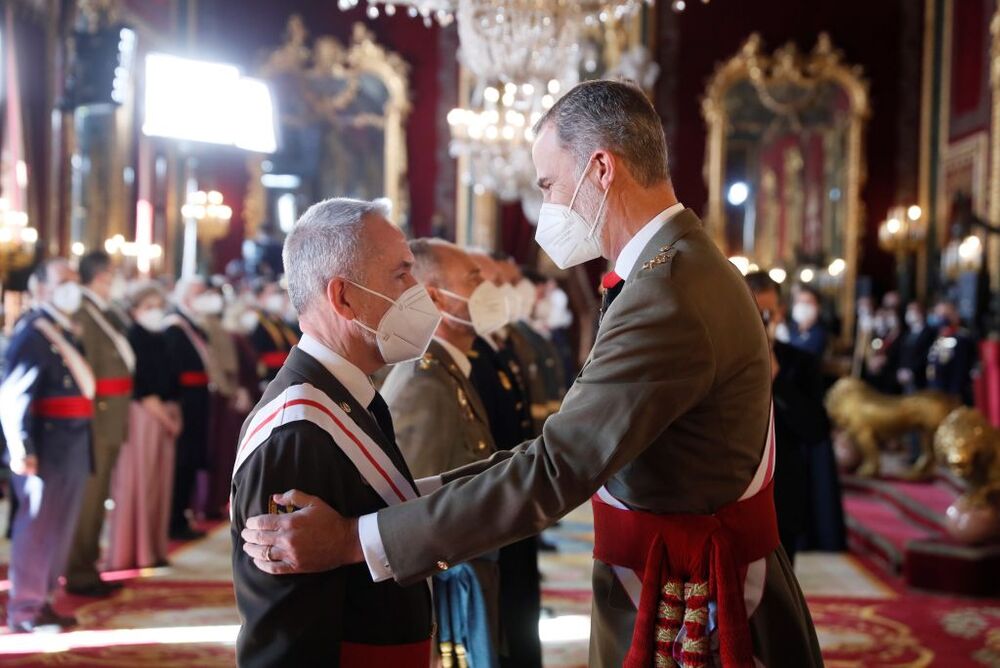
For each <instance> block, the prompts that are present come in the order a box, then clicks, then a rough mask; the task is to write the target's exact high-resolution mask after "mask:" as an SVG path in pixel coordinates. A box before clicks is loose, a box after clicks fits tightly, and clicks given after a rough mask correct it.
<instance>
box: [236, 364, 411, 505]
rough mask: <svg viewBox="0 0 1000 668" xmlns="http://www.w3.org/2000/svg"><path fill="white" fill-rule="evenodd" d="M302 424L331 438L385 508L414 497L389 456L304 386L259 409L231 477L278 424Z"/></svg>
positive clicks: (333, 405)
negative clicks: (310, 425) (313, 426)
mask: <svg viewBox="0 0 1000 668" xmlns="http://www.w3.org/2000/svg"><path fill="white" fill-rule="evenodd" d="M303 420H304V421H306V422H311V423H313V424H315V425H316V426H317V427H319V428H320V429H322V430H323V431H325V432H326V433H328V434H329V435H330V437H331V438H332V439H333V441H334V443H336V444H337V447H339V448H340V450H341V452H343V453H344V454H345V455H347V458H348V459H350V460H351V463H353V464H354V466H355V467H356V468H357V470H358V473H360V474H361V477H362V478H364V479H365V482H367V483H368V484H369V485H371V487H372V489H374V490H375V491H376V492H377V493H378V495H379V496H380V497H382V500H383V501H385V503H386V505H390V506H392V505H395V504H397V503H402V502H404V501H409V500H411V499H415V498H417V496H418V494H417V491H416V490H415V489H414V487H413V485H412V484H411V483H410V481H409V480H407V479H406V477H405V476H404V475H403V474H402V473H401V472H400V471H399V469H398V468H396V465H395V464H393V463H392V460H391V459H389V456H388V455H387V454H386V453H385V451H383V450H382V448H381V447H379V446H378V444H377V443H375V441H373V440H372V438H371V437H370V436H368V434H366V433H365V432H364V431H363V430H362V429H361V428H359V427H358V425H357V423H355V422H354V420H352V419H351V418H350V417H349V416H348V414H347V413H346V412H345V411H344V409H342V408H341V407H340V406H338V405H337V404H336V403H335V402H334V401H332V400H331V399H330V397H329V396H327V394H326V393H324V392H323V391H322V390H319V389H318V388H316V387H314V386H313V385H310V384H308V383H304V384H302V385H293V386H291V387H289V388H288V389H286V390H285V391H284V392H282V393H281V394H280V395H278V396H277V397H276V398H275V399H273V400H271V401H270V402H268V403H267V404H266V405H265V406H263V407H262V408H261V409H260V410H259V411H257V414H256V415H255V416H254V418H253V420H251V422H250V424H249V425H247V428H246V433H245V435H244V436H243V440H242V442H241V443H240V447H239V450H238V451H237V453H236V463H235V465H234V466H233V477H234V478H235V477H236V472H237V471H239V469H240V466H242V465H243V462H245V461H246V460H247V459H248V458H249V457H250V455H252V454H253V453H254V451H255V450H256V449H257V448H259V447H260V446H261V445H262V444H263V443H264V442H265V441H267V439H268V437H270V435H271V433H272V432H273V431H274V430H275V429H277V428H278V427H280V426H281V425H285V424H289V423H291V422H299V421H303Z"/></svg>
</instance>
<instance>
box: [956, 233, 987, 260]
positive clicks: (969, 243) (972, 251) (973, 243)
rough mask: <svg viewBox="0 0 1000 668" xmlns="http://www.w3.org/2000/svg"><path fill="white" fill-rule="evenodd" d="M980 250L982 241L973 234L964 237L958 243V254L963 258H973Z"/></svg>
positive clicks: (976, 256) (977, 255)
mask: <svg viewBox="0 0 1000 668" xmlns="http://www.w3.org/2000/svg"><path fill="white" fill-rule="evenodd" d="M982 252H983V243H982V242H981V241H980V240H979V237H977V236H975V235H971V236H968V237H966V238H965V239H963V240H962V243H960V244H959V245H958V256H959V257H960V258H962V259H963V260H975V259H976V258H978V257H979V256H980V255H981V254H982Z"/></svg>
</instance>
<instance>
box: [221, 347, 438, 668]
mask: <svg viewBox="0 0 1000 668" xmlns="http://www.w3.org/2000/svg"><path fill="white" fill-rule="evenodd" d="M301 383H310V384H312V385H314V386H315V387H316V388H318V389H319V390H321V391H323V392H324V393H326V394H327V395H328V396H329V397H330V399H331V400H333V401H334V402H336V403H337V404H338V405H340V406H341V407H342V408H344V407H345V406H346V408H344V410H345V412H347V413H348V414H349V415H350V416H351V417H352V418H353V419H354V420H356V422H357V426H358V427H360V428H361V429H362V430H363V431H364V432H365V433H366V434H368V435H369V436H370V437H371V438H372V439H373V440H374V441H375V442H376V443H378V444H379V446H381V447H382V448H383V449H384V450H385V452H386V454H387V455H388V456H389V458H390V459H391V460H392V461H393V463H394V464H395V465H396V466H397V467H398V468H399V470H400V471H401V472H402V473H403V475H405V476H406V477H407V478H408V479H410V480H411V481H412V478H411V476H410V473H409V470H408V469H407V466H406V462H405V461H404V460H403V456H402V454H401V453H400V452H399V449H398V448H397V447H396V445H395V443H393V442H392V441H391V440H390V439H389V438H387V437H386V436H385V435H383V433H382V431H381V430H380V429H379V427H378V424H377V423H376V421H375V420H374V418H372V416H371V414H370V413H369V412H368V410H366V407H365V406H361V405H360V404H359V403H358V402H357V400H356V399H355V398H354V397H353V396H352V395H351V394H350V393H349V392H348V391H347V390H346V389H345V388H344V386H343V385H342V384H341V383H340V382H339V381H338V380H337V379H336V378H334V377H333V376H332V375H331V374H330V372H329V371H327V369H326V368H325V367H324V366H323V365H322V364H320V363H319V362H318V361H317V360H315V359H314V358H313V357H311V356H310V355H308V354H306V353H304V352H302V351H301V350H299V349H298V348H295V349H293V350H292V353H291V354H290V356H289V358H288V362H287V363H286V364H285V366H284V367H283V368H282V369H281V371H280V372H279V373H278V375H277V376H276V377H275V379H274V381H273V382H272V383H271V384H270V385H269V386H268V388H267V392H266V393H265V394H264V397H263V398H262V399H261V403H260V404H258V406H257V408H255V409H254V412H253V413H251V415H250V417H249V418H248V419H247V422H246V423H245V424H244V430H245V429H246V424H249V422H250V421H251V420H253V418H254V415H256V413H257V410H259V409H260V407H261V406H263V405H265V404H267V403H268V402H270V401H271V400H273V399H274V398H276V397H277V396H278V395H279V394H281V393H282V392H283V391H284V390H285V389H286V388H288V387H290V386H292V385H298V384H301ZM241 440H242V437H241ZM292 488H295V489H299V490H302V491H303V492H306V493H307V494H312V495H315V496H318V497H320V498H321V499H323V501H325V502H326V503H328V504H329V505H330V506H332V507H333V508H335V509H336V510H337V511H338V512H340V513H341V514H343V515H345V516H347V517H356V516H359V515H363V514H365V513H370V512H373V511H376V510H378V509H380V508H384V507H385V502H384V501H383V500H382V498H381V497H380V496H379V495H378V494H377V493H376V492H375V491H374V490H373V489H372V488H371V487H370V486H368V484H367V483H366V482H365V481H364V479H363V478H362V477H361V474H360V473H358V471H357V469H356V468H355V467H354V465H353V464H352V463H351V461H350V460H349V459H348V458H347V456H346V455H344V454H343V452H342V451H341V450H340V448H339V447H338V446H337V445H336V444H335V443H334V441H333V440H332V438H331V437H330V436H329V434H327V432H325V431H323V430H322V429H321V428H320V427H318V426H316V425H314V424H312V423H310V422H305V421H302V422H293V423H290V424H286V425H283V426H280V427H278V428H277V429H275V431H274V432H273V433H272V434H271V436H270V437H269V438H268V439H267V440H266V441H265V442H264V443H263V444H262V445H261V446H260V447H259V448H257V450H256V451H255V452H254V453H253V454H252V455H250V457H249V458H248V459H247V460H246V462H245V463H244V464H243V465H242V466H241V467H240V468H239V470H238V471H237V472H236V475H235V477H234V479H233V506H232V512H233V523H232V538H233V579H234V584H235V589H236V604H237V607H238V608H239V613H240V618H241V620H242V622H243V626H242V629H241V630H240V635H239V638H238V640H237V645H236V653H237V660H238V661H239V663H240V665H241V666H337V665H338V662H339V653H340V643H341V641H347V642H354V643H363V644H373V645H393V644H404V643H415V642H420V641H424V640H427V639H428V638H430V637H431V600H430V592H429V590H428V587H427V583H426V582H424V581H418V582H415V583H414V584H413V585H412V586H407V587H403V586H400V585H398V584H396V583H395V582H393V581H391V580H390V581H386V582H379V583H375V582H373V581H372V577H371V574H370V573H369V571H368V567H367V566H366V565H365V564H363V563H361V564H354V565H352V566H346V567H343V568H338V569H337V570H334V571H328V572H325V573H317V574H308V575H292V576H288V575H282V576H275V575H269V574H267V573H264V572H263V571H261V570H260V569H258V568H257V567H256V566H254V564H253V561H252V560H251V559H250V558H249V557H248V556H247V555H246V553H244V552H243V539H242V538H241V537H240V531H241V530H242V529H243V528H244V526H245V523H246V519H247V518H248V517H251V516H254V515H260V514H262V513H267V512H269V511H270V508H269V499H270V497H271V495H273V494H276V493H280V492H284V491H286V490H289V489H292Z"/></svg>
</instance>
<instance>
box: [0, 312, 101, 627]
mask: <svg viewBox="0 0 1000 668" xmlns="http://www.w3.org/2000/svg"><path fill="white" fill-rule="evenodd" d="M72 327H73V326H72V323H71V321H70V320H69V318H67V317H65V316H63V315H62V314H60V313H57V312H56V311H55V310H54V309H52V308H51V307H48V306H42V307H41V308H39V309H37V310H35V311H33V312H31V313H30V314H28V315H26V316H25V317H24V318H22V319H21V320H20V322H18V325H17V327H16V329H15V330H14V334H13V337H12V338H11V340H10V344H9V345H8V347H7V351H6V354H5V364H4V370H5V372H4V377H3V383H2V384H0V424H2V427H3V433H4V438H5V440H6V442H7V448H6V456H7V458H8V461H11V460H14V459H20V458H22V457H24V456H26V455H34V456H35V457H37V459H38V471H37V474H36V475H17V474H12V475H11V488H12V489H13V492H14V495H15V496H16V498H17V504H18V505H17V511H16V512H15V514H14V517H13V523H12V532H11V558H10V582H11V589H10V602H9V604H8V607H7V617H8V624H9V625H10V626H11V627H14V626H15V625H16V624H20V623H25V622H30V621H32V620H33V619H34V618H36V617H37V616H38V615H40V614H42V613H44V612H45V611H46V610H47V609H48V608H49V601H50V598H51V595H52V593H53V592H54V591H55V589H56V588H57V587H58V579H59V576H60V575H62V574H63V571H64V570H65V567H66V560H67V557H68V555H69V549H70V544H71V541H72V539H73V533H74V531H75V529H76V520H77V515H78V513H79V510H80V501H81V498H82V496H83V491H84V487H85V485H86V482H87V479H88V478H89V476H90V474H91V467H92V453H91V435H90V422H91V416H92V415H93V391H94V379H93V374H92V372H91V370H90V367H89V366H87V364H86V362H85V361H83V359H82V354H81V353H82V350H81V346H80V343H79V341H78V340H77V338H76V336H75V334H74V333H73V329H72ZM88 394H89V396H88Z"/></svg>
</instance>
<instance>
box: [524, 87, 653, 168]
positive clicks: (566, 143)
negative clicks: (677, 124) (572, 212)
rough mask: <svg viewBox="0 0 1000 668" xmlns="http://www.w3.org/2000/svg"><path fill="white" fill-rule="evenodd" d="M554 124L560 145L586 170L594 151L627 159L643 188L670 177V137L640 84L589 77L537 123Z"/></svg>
mask: <svg viewBox="0 0 1000 668" xmlns="http://www.w3.org/2000/svg"><path fill="white" fill-rule="evenodd" d="M547 123H552V124H553V125H554V127H555V129H556V133H557V136H558V137H559V143H560V144H561V145H562V146H563V147H565V148H567V149H569V150H570V151H572V152H573V154H574V155H575V156H576V160H577V167H578V170H577V171H578V172H579V171H582V170H583V169H584V168H585V167H586V165H587V161H588V160H589V159H590V156H591V155H593V153H594V151H596V150H598V149H601V148H604V149H607V150H609V151H611V152H612V153H614V154H615V155H617V156H618V157H620V158H622V159H623V160H624V161H625V163H626V164H627V165H628V167H629V171H631V172H632V176H633V177H635V180H636V181H638V182H639V184H640V185H642V186H652V185H655V184H657V183H660V182H663V181H666V180H668V179H669V178H670V172H669V169H668V167H667V139H666V136H665V135H664V133H663V124H662V122H661V121H660V116H659V115H658V114H657V113H656V110H655V109H654V108H653V105H652V103H650V101H649V99H648V98H647V97H646V94H645V93H643V92H642V89H640V88H639V87H638V86H636V85H635V84H633V83H631V82H623V81H585V82H583V83H581V84H578V85H576V86H574V87H573V88H572V89H570V91H569V92H568V93H566V95H564V96H563V97H561V98H560V99H559V100H558V101H557V102H556V103H555V104H554V105H553V106H552V108H551V109H549V110H548V111H547V112H545V115H544V116H542V117H541V119H539V121H538V123H536V124H535V133H536V134H537V133H538V132H539V131H540V130H541V129H542V127H543V126H544V125H546V124H547Z"/></svg>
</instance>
